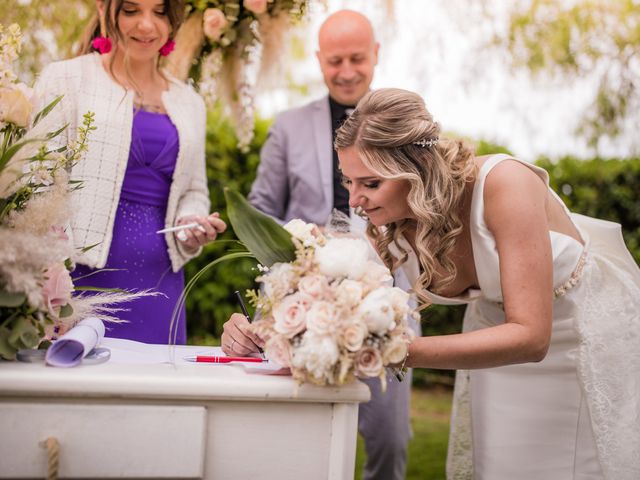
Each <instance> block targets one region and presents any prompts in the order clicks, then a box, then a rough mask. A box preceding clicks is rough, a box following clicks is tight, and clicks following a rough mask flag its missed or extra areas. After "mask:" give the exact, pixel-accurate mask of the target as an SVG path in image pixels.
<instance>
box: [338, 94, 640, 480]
mask: <svg viewBox="0 0 640 480" xmlns="http://www.w3.org/2000/svg"><path fill="white" fill-rule="evenodd" d="M336 148H337V150H338V154H339V158H340V166H341V169H342V172H343V175H344V182H345V185H346V187H347V188H348V189H349V196H350V205H351V206H352V207H355V208H357V209H359V210H361V211H362V212H363V214H364V215H365V216H366V217H367V218H368V228H367V231H368V234H369V236H370V237H371V239H372V241H373V242H374V244H375V245H376V247H377V249H378V252H379V254H380V256H381V257H382V259H383V260H384V262H385V263H386V264H387V265H388V266H389V267H390V268H392V269H397V268H403V269H404V270H405V272H406V273H407V275H408V276H409V278H410V279H411V280H412V282H413V284H414V290H415V293H416V294H417V296H418V298H419V299H420V300H422V302H423V303H424V305H429V304H431V303H438V304H461V303H465V304H468V307H467V311H466V315H465V322H464V333H460V334H456V335H446V336H431V337H421V338H417V339H415V340H414V341H413V342H412V344H411V345H410V348H409V354H408V356H407V358H406V359H405V366H410V367H429V368H444V369H458V370H459V372H458V375H457V379H456V391H455V395H454V408H453V418H452V431H451V438H450V444H449V447H450V448H449V459H448V466H447V469H448V477H449V478H475V479H489V480H501V479H504V480H512V479H516V478H517V479H532V480H533V479H546V480H554V479H558V480H560V479H562V480H566V479H586V478H589V479H596V478H604V479H611V480H625V479H629V480H631V479H637V478H640V428H638V419H639V418H640V376H639V372H640V271H639V270H638V267H637V265H636V264H635V262H634V261H633V259H632V257H631V255H630V254H629V252H628V251H627V249H626V247H625V246H624V243H623V241H622V237H621V235H620V226H619V225H617V224H614V223H611V222H606V221H602V220H596V219H592V218H588V217H584V216H581V215H576V214H572V213H570V212H569V211H568V210H567V208H566V207H565V205H564V204H563V203H562V201H561V200H560V198H559V197H558V196H557V195H556V194H555V193H554V192H553V191H551V190H550V189H549V186H548V176H547V173H546V172H545V171H544V170H542V169H540V168H538V167H535V166H533V165H531V164H528V163H526V162H523V161H520V160H517V159H515V158H512V157H510V156H507V155H502V154H501V155H492V156H486V157H475V156H474V155H473V152H472V151H471V149H470V148H469V147H467V146H466V145H464V143H462V142H460V141H454V140H449V139H446V138H444V137H441V136H440V128H439V125H438V124H437V123H436V122H434V121H433V118H432V116H431V114H430V113H429V112H428V111H427V110H426V108H425V105H424V102H423V100H422V99H421V98H420V97H419V96H418V95H416V94H414V93H411V92H407V91H404V90H399V89H381V90H377V91H373V92H370V93H369V94H367V95H366V96H365V97H364V98H363V99H362V100H361V101H360V103H359V104H358V107H357V109H356V110H355V112H354V113H353V114H352V115H351V117H349V119H348V120H347V121H346V122H345V124H344V125H343V126H342V127H341V128H340V129H339V131H338V132H337V138H336ZM427 315H428V313H427Z"/></svg>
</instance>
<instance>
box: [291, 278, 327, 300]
mask: <svg viewBox="0 0 640 480" xmlns="http://www.w3.org/2000/svg"><path fill="white" fill-rule="evenodd" d="M298 290H300V291H301V292H302V293H304V294H305V295H308V296H310V297H311V298H313V299H315V300H321V299H324V298H327V297H328V296H330V293H331V289H330V288H329V282H328V281H327V277H323V276H322V275H313V274H312V275H306V276H304V277H302V278H301V279H300V281H299V282H298Z"/></svg>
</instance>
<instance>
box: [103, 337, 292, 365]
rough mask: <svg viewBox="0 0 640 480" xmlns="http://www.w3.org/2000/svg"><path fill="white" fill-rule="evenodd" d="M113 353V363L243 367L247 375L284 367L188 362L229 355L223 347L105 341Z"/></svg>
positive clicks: (105, 339)
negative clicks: (200, 357) (198, 356)
mask: <svg viewBox="0 0 640 480" xmlns="http://www.w3.org/2000/svg"><path fill="white" fill-rule="evenodd" d="M100 346H102V347H107V348H109V349H110V350H111V359H110V360H109V362H111V363H124V364H147V365H149V364H159V363H170V364H174V363H175V364H176V365H198V366H202V368H206V367H209V368H216V367H220V366H229V365H231V366H242V367H244V369H245V370H246V371H247V372H256V373H272V372H276V371H278V370H281V369H282V367H280V365H278V364H277V363H275V362H272V361H266V362H262V363H255V362H232V363H195V362H190V361H187V360H185V359H184V357H194V356H197V355H208V356H222V357H223V356H225V353H224V352H223V351H222V348H220V347H206V346H197V345H164V344H163V345H158V344H151V343H142V342H136V341H133V340H124V339H121V338H104V339H103V340H102V343H101V344H100Z"/></svg>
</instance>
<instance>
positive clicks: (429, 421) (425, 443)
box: [354, 388, 451, 480]
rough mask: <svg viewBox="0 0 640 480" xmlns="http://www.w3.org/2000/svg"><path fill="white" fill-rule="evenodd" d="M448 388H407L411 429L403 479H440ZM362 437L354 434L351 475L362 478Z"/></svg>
mask: <svg viewBox="0 0 640 480" xmlns="http://www.w3.org/2000/svg"><path fill="white" fill-rule="evenodd" d="M450 416H451V390H450V389H443V388H430V389H428V390H425V389H421V388H414V389H413V390H412V392H411V429H412V430H413V437H412V438H411V440H410V441H409V450H408V452H407V473H406V479H407V480H444V478H445V463H446V458H447V444H448V443H449V417H450ZM366 458H367V456H366V453H365V450H364V441H363V440H362V437H360V436H358V449H357V452H356V469H355V475H354V478H355V479H357V480H359V479H361V478H362V470H363V467H364V463H365V461H366Z"/></svg>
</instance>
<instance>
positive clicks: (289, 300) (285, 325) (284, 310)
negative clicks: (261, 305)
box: [273, 294, 307, 338]
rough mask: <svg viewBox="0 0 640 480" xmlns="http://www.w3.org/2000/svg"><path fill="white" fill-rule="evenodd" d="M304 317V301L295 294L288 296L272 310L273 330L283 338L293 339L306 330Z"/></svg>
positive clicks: (305, 312)
mask: <svg viewBox="0 0 640 480" xmlns="http://www.w3.org/2000/svg"><path fill="white" fill-rule="evenodd" d="M306 315H307V309H306V301H305V299H304V298H302V297H300V295H297V294H293V295H288V296H286V297H284V298H283V299H282V302H281V303H280V304H279V305H278V306H277V307H276V308H274V310H273V318H274V319H275V323H274V326H273V328H274V329H275V331H276V332H278V333H281V334H282V335H284V336H285V337H287V338H293V337H295V336H296V335H297V334H298V333H300V332H302V331H303V330H304V329H305V328H306V326H307V324H306Z"/></svg>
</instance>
